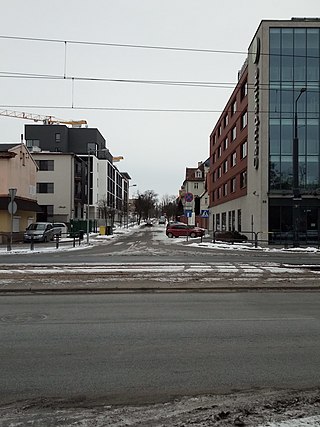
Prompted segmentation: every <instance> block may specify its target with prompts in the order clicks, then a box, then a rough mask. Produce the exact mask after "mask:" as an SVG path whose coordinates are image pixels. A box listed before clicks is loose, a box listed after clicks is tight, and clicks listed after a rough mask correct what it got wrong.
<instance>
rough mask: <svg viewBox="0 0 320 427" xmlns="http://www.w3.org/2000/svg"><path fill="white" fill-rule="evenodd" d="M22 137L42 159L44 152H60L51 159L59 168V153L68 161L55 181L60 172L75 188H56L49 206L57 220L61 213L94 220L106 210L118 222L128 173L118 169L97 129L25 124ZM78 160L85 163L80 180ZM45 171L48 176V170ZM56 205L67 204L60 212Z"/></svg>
mask: <svg viewBox="0 0 320 427" xmlns="http://www.w3.org/2000/svg"><path fill="white" fill-rule="evenodd" d="M25 139H26V145H27V147H29V149H30V150H31V151H32V153H35V156H38V157H39V154H38V153H39V152H40V153H41V156H42V157H41V159H42V160H46V159H45V156H46V155H47V160H53V158H52V156H53V155H54V154H60V157H58V156H56V157H55V159H56V161H58V160H59V163H60V166H58V164H57V167H59V168H61V167H62V164H63V163H64V162H63V161H62V160H63V157H62V156H61V155H62V154H64V155H65V158H64V160H66V159H67V158H68V159H69V160H68V162H71V163H69V166H68V167H67V168H66V169H65V170H64V171H63V170H62V169H60V172H61V173H64V175H60V176H57V177H56V180H57V181H56V182H57V183H58V181H59V180H60V179H61V176H64V178H65V180H67V181H66V182H70V186H72V185H74V186H75V188H73V189H71V188H70V189H68V190H67V189H66V190H65V193H66V194H64V195H62V193H61V192H57V198H56V201H55V203H54V204H52V203H51V207H50V209H51V210H52V205H53V209H54V211H53V217H54V218H59V220H60V221H61V220H62V219H61V218H62V217H61V214H63V215H67V216H68V218H70V219H87V218H89V219H92V220H98V219H106V215H107V213H108V216H110V217H112V221H119V222H121V220H122V217H123V216H124V215H125V212H126V209H127V206H128V182H129V180H130V177H129V175H128V174H127V173H126V172H120V171H119V170H118V168H117V167H116V165H115V164H114V158H113V156H112V155H111V153H110V151H109V150H108V149H107V147H106V140H105V139H104V137H103V136H102V135H101V133H100V132H99V130H98V129H94V128H87V127H85V128H69V127H67V126H64V125H26V126H25ZM68 156H69V157H68ZM39 159H40V158H39ZM81 160H82V162H85V163H86V177H85V179H84V180H83V167H82V166H81ZM62 168H63V167H62ZM77 171H78V172H77ZM79 174H80V175H81V177H80V175H79ZM43 175H44V173H42V174H41V176H42V177H43ZM45 175H46V176H47V178H48V176H49V174H48V171H46V173H45ZM53 175H54V173H53V171H52V176H53ZM78 175H79V176H78ZM42 177H41V179H43V178H42ZM40 198H41V200H42V201H43V200H44V196H43V195H42V196H39V200H40ZM59 198H60V199H61V200H59ZM62 199H63V200H62ZM84 199H85V200H84ZM66 200H69V203H67V202H65V201H66ZM84 201H85V203H83V202H84ZM72 204H74V206H72ZM59 206H65V207H66V206H68V209H67V208H66V209H67V211H68V212H64V213H62V212H61V210H60V208H59Z"/></svg>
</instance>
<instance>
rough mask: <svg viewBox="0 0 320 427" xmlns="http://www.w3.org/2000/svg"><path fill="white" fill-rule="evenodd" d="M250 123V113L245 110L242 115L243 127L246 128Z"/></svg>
mask: <svg viewBox="0 0 320 427" xmlns="http://www.w3.org/2000/svg"><path fill="white" fill-rule="evenodd" d="M247 124H248V113H247V112H245V113H243V114H242V116H241V129H243V128H245V127H246V126H247Z"/></svg>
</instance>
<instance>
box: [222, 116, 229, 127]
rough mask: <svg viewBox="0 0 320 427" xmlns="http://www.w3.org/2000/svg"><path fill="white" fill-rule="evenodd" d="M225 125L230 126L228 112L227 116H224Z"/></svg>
mask: <svg viewBox="0 0 320 427" xmlns="http://www.w3.org/2000/svg"><path fill="white" fill-rule="evenodd" d="M223 121H224V127H227V126H228V123H229V116H228V114H226V115H225V116H224V120H223Z"/></svg>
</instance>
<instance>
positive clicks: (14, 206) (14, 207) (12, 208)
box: [8, 202, 18, 214]
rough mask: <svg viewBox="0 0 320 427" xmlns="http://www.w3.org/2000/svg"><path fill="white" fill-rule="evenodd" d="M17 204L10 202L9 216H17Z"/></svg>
mask: <svg viewBox="0 0 320 427" xmlns="http://www.w3.org/2000/svg"><path fill="white" fill-rule="evenodd" d="M17 208H18V206H17V204H16V202H9V204H8V212H9V214H15V213H16V212H17Z"/></svg>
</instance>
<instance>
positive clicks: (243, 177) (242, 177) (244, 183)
mask: <svg viewBox="0 0 320 427" xmlns="http://www.w3.org/2000/svg"><path fill="white" fill-rule="evenodd" d="M246 186H247V171H242V172H241V173H240V188H244V187H246Z"/></svg>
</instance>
